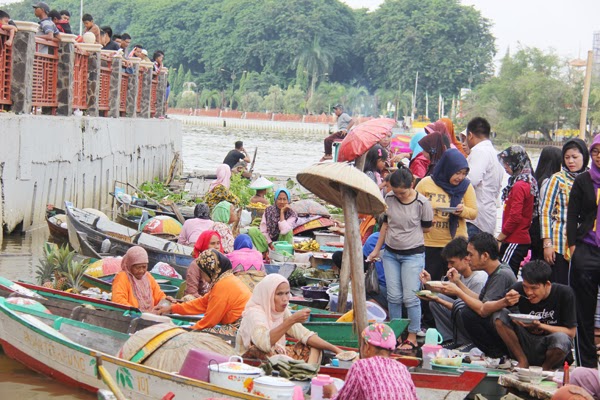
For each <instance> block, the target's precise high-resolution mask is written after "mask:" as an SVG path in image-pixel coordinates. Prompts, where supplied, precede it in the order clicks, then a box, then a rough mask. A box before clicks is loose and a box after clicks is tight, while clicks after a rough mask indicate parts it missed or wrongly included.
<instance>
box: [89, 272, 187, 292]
mask: <svg viewBox="0 0 600 400" xmlns="http://www.w3.org/2000/svg"><path fill="white" fill-rule="evenodd" d="M150 275H152V276H153V277H154V279H156V281H157V282H158V283H159V284H165V285H173V286H177V287H181V284H182V283H183V282H185V279H178V278H171V277H168V276H164V275H159V274H155V273H152V272H150ZM115 276H116V274H112V275H105V276H102V277H100V278H96V277H93V276H91V275H88V274H84V275H83V282H84V286H86V287H97V288H98V289H101V290H103V291H104V292H108V293H110V292H112V283H113V280H114V279H115Z"/></svg>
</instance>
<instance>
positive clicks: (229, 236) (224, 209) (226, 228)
mask: <svg viewBox="0 0 600 400" xmlns="http://www.w3.org/2000/svg"><path fill="white" fill-rule="evenodd" d="M237 217H238V215H237V213H236V212H235V206H234V205H233V204H231V203H229V202H228V201H222V202H220V203H219V204H217V205H216V206H215V208H214V209H213V212H212V214H211V218H212V220H213V222H214V224H213V227H212V229H213V230H215V231H217V232H219V235H221V245H222V246H223V252H224V253H225V254H227V253H231V252H232V251H233V233H232V232H231V227H230V225H231V224H233V223H234V222H235V221H237Z"/></svg>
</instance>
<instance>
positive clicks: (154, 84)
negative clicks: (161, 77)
mask: <svg viewBox="0 0 600 400" xmlns="http://www.w3.org/2000/svg"><path fill="white" fill-rule="evenodd" d="M157 90H158V73H156V72H153V73H152V90H151V92H150V116H151V117H154V115H155V114H156V100H157V97H156V93H157V92H156V91H157Z"/></svg>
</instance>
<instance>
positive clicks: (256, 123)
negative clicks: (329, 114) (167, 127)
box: [169, 114, 331, 134]
mask: <svg viewBox="0 0 600 400" xmlns="http://www.w3.org/2000/svg"><path fill="white" fill-rule="evenodd" d="M169 117H170V118H173V119H177V120H180V121H181V122H182V123H183V124H184V125H197V126H207V127H215V128H216V127H219V128H237V129H248V130H254V131H269V132H310V133H313V132H314V133H323V134H327V133H329V131H330V129H331V128H330V125H329V124H313V123H306V122H290V121H263V120H258V119H236V118H221V117H200V116H191V115H190V116H187V115H171V114H170V115H169Z"/></svg>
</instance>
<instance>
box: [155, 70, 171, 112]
mask: <svg viewBox="0 0 600 400" xmlns="http://www.w3.org/2000/svg"><path fill="white" fill-rule="evenodd" d="M168 71H169V70H168V69H167V68H164V67H163V68H161V69H160V72H159V73H158V88H156V114H155V115H154V116H155V117H156V118H159V117H164V116H165V115H166V114H167V99H165V96H166V95H167V79H168V77H169V74H168Z"/></svg>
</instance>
